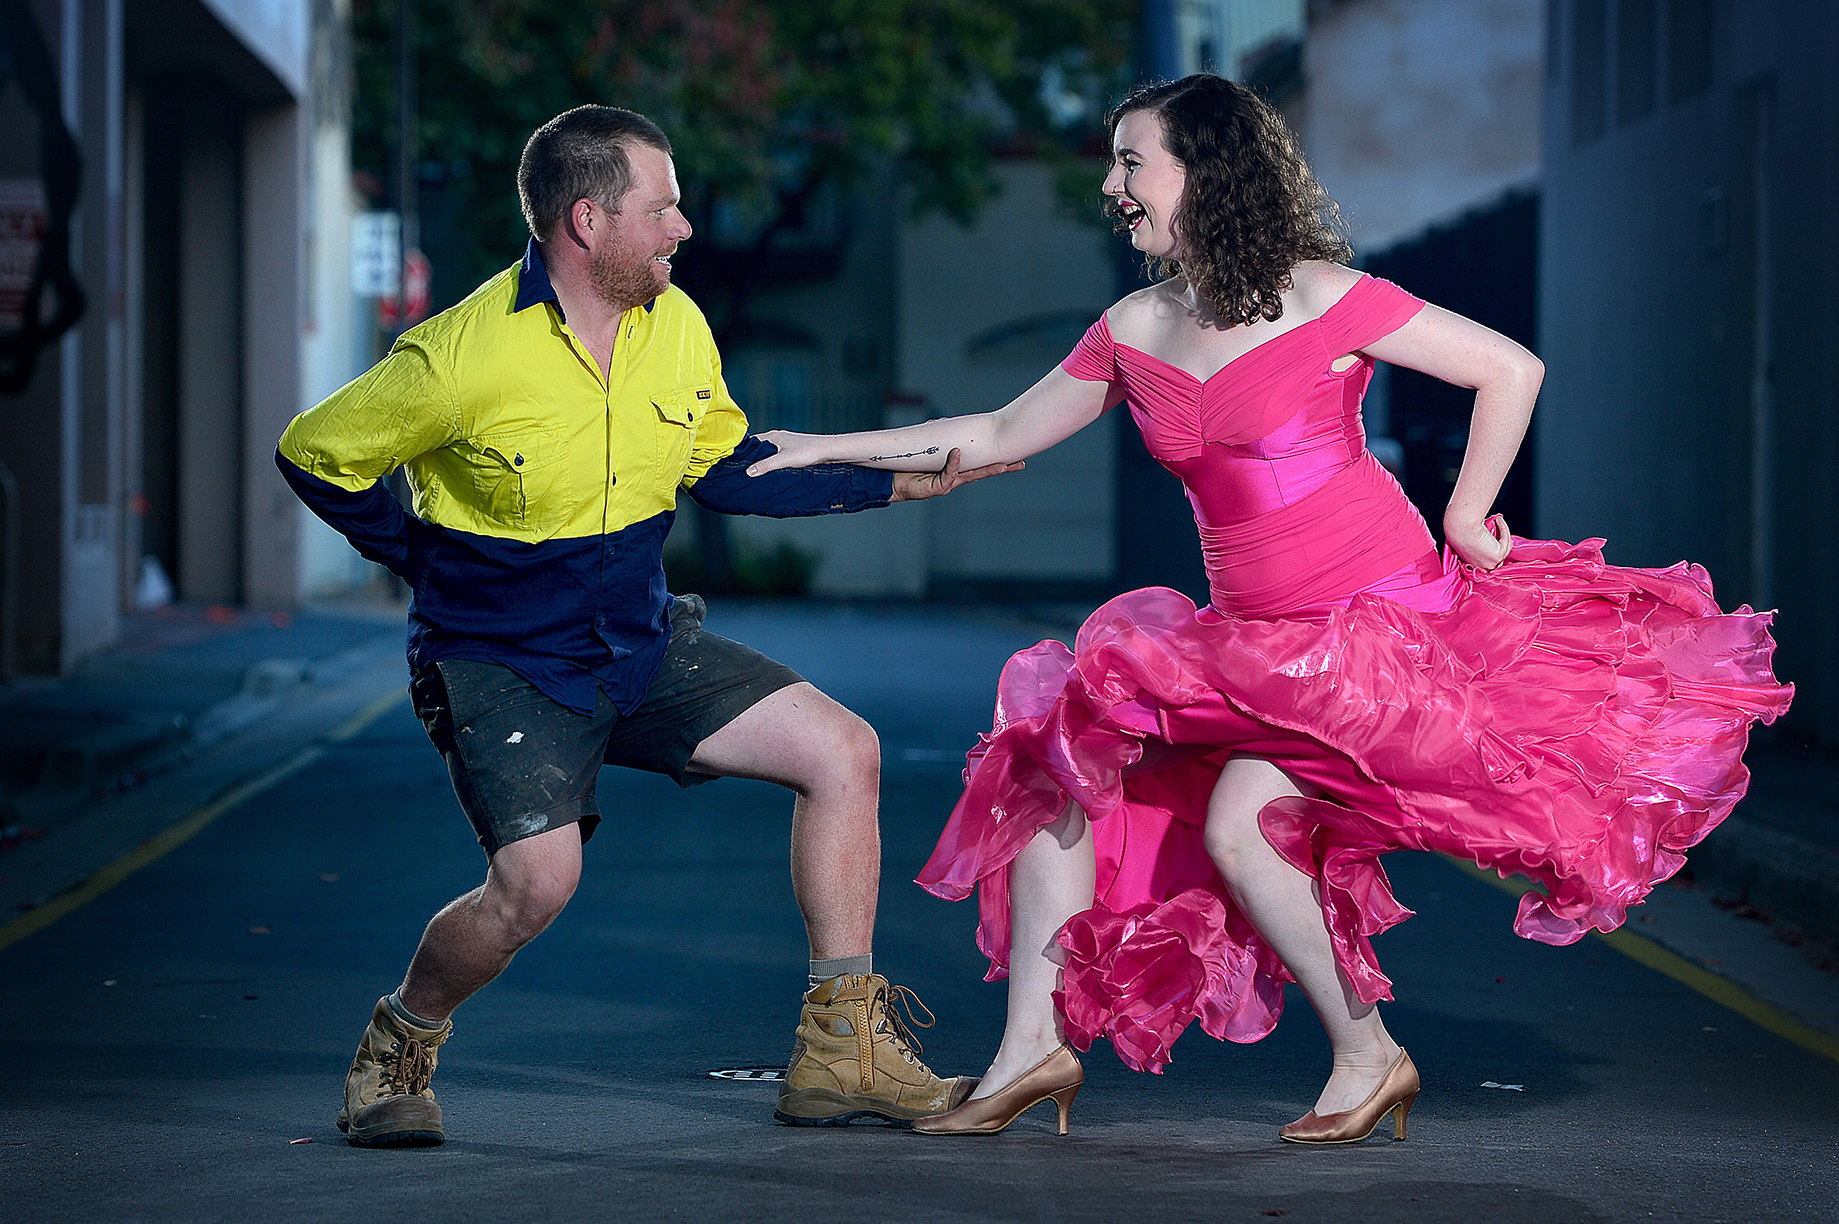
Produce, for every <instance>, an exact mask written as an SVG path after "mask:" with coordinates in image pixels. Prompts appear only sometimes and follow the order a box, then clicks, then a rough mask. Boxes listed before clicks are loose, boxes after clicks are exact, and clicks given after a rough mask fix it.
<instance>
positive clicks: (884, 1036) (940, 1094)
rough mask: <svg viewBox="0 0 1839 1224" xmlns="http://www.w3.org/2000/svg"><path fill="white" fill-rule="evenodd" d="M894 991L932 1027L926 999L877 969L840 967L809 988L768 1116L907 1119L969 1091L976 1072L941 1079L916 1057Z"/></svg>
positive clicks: (796, 1122)
mask: <svg viewBox="0 0 1839 1224" xmlns="http://www.w3.org/2000/svg"><path fill="white" fill-rule="evenodd" d="M895 998H898V999H900V1000H901V1002H902V1003H904V1005H905V1007H906V1010H907V1018H908V1019H909V1020H911V1021H912V1022H913V1023H914V1024H917V1025H919V1027H921V1028H931V1027H932V1025H933V1017H932V1013H931V1012H930V1011H928V1010H927V1008H926V1005H925V1004H924V1003H921V1002H920V1001H919V999H917V998H916V997H915V996H914V994H913V992H912V991H910V990H908V989H907V988H906V987H905V986H890V985H888V980H887V979H886V978H884V977H882V976H881V975H880V974H878V973H872V974H868V975H867V976H858V975H855V974H844V975H842V976H841V977H834V978H831V979H830V980H829V981H827V982H822V983H820V984H819V985H818V986H817V987H816V988H815V989H814V990H812V991H811V992H810V993H809V994H807V995H806V996H805V1005H804V1009H803V1010H802V1011H801V1012H800V1013H799V1016H798V1036H797V1041H796V1042H795V1043H794V1044H793V1046H792V1063H791V1065H790V1066H789V1067H787V1068H786V1071H785V1082H784V1083H783V1084H781V1085H780V1086H779V1106H778V1108H777V1109H775V1110H773V1117H775V1118H777V1119H779V1120H780V1121H781V1122H789V1123H791V1124H792V1125H793V1126H841V1125H843V1124H845V1123H848V1122H853V1121H855V1120H856V1119H858V1118H870V1119H875V1120H879V1121H884V1122H892V1123H894V1124H895V1125H896V1126H906V1125H908V1124H909V1123H911V1122H912V1121H913V1120H914V1119H915V1118H923V1117H926V1116H927V1115H928V1114H934V1113H940V1112H943V1111H944V1110H947V1109H952V1108H955V1107H956V1106H957V1105H958V1104H959V1103H961V1102H962V1101H963V1100H964V1098H965V1097H968V1096H969V1095H970V1094H971V1090H972V1089H974V1088H975V1087H976V1086H977V1081H976V1080H975V1079H971V1078H967V1077H965V1076H957V1077H954V1078H952V1079H940V1078H939V1077H938V1076H936V1075H934V1074H933V1073H932V1072H931V1071H930V1070H928V1069H927V1067H926V1064H925V1063H923V1062H921V1061H920V1060H919V1051H920V1044H919V1041H918V1040H917V1039H916V1038H915V1037H914V1036H913V1033H912V1030H910V1029H909V1028H908V1027H907V1025H906V1024H905V1023H904V1022H903V1021H902V1020H901V1018H900V1013H899V1012H898V1011H896V1010H895V1008H894V1005H893V1000H894V999H895ZM915 1007H917V1008H918V1009H919V1010H920V1011H922V1012H925V1013H926V1019H925V1020H923V1021H922V1020H920V1019H919V1017H918V1016H916V1015H915V1014H914V1010H913V1009H914V1008H915Z"/></svg>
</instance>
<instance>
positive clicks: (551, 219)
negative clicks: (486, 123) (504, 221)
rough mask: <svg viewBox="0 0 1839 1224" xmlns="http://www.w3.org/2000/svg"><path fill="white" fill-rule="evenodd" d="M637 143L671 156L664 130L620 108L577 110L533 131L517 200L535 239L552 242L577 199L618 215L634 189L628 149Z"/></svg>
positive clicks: (522, 163) (521, 164)
mask: <svg viewBox="0 0 1839 1224" xmlns="http://www.w3.org/2000/svg"><path fill="white" fill-rule="evenodd" d="M634 141H637V142H638V143H640V144H647V145H650V146H651V147H652V148H654V149H657V150H658V151H659V152H662V153H669V152H670V139H669V138H668V137H667V136H665V135H664V132H663V129H661V128H659V127H658V125H657V124H655V123H653V122H652V121H651V120H649V119H647V118H645V116H643V115H640V114H637V113H635V112H633V111H629V110H622V109H620V108H619V107H617V106H577V107H576V108H575V109H574V110H571V111H563V112H562V113H561V114H559V115H557V116H556V117H555V118H554V119H551V120H550V121H549V122H548V123H545V124H544V125H543V126H542V127H540V128H538V129H536V131H535V132H533V133H531V135H530V139H529V141H528V142H527V143H526V144H525V145H524V155H523V157H522V159H521V160H519V162H518V163H517V198H518V201H519V203H521V204H522V205H523V209H524V220H525V221H526V222H527V223H528V224H529V226H530V233H531V236H532V237H534V238H535V239H536V240H537V241H538V242H547V241H549V238H550V235H552V234H554V233H555V229H556V226H557V225H558V224H559V223H560V222H561V221H562V219H563V217H564V216H566V215H567V213H568V210H569V209H570V208H571V207H572V206H573V205H574V202H575V201H576V200H594V201H596V202H598V203H600V204H602V205H604V206H605V207H606V208H608V209H610V210H613V211H617V210H618V209H619V201H620V199H621V197H623V196H624V195H625V194H626V190H627V189H628V188H629V187H631V186H632V163H631V161H630V160H629V159H628V158H627V156H626V146H627V145H628V144H630V143H631V142H634Z"/></svg>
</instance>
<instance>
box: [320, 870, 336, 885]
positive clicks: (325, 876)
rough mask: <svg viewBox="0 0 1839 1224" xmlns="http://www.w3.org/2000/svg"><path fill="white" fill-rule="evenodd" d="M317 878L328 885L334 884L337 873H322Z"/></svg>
mask: <svg viewBox="0 0 1839 1224" xmlns="http://www.w3.org/2000/svg"><path fill="white" fill-rule="evenodd" d="M319 878H320V879H322V880H324V881H325V882H326V883H328V884H336V883H338V872H336V871H322V872H320V873H319Z"/></svg>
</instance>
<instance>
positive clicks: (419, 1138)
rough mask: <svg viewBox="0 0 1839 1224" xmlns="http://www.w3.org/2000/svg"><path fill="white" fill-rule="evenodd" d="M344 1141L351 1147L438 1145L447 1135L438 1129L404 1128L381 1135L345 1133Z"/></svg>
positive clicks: (445, 1140)
mask: <svg viewBox="0 0 1839 1224" xmlns="http://www.w3.org/2000/svg"><path fill="white" fill-rule="evenodd" d="M345 1142H347V1143H349V1144H350V1145H351V1146H352V1147H365V1148H382V1147H439V1146H440V1145H441V1144H443V1143H445V1142H447V1136H445V1135H443V1134H441V1133H440V1132H439V1131H426V1130H405V1131H386V1132H384V1133H383V1134H381V1135H366V1136H362V1137H360V1136H358V1135H353V1134H349V1133H348V1134H346V1136H345Z"/></svg>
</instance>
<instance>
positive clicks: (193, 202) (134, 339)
mask: <svg viewBox="0 0 1839 1224" xmlns="http://www.w3.org/2000/svg"><path fill="white" fill-rule="evenodd" d="M311 2H312V0H32V2H31V3H30V6H29V7H30V9H31V11H32V13H33V16H34V18H35V19H36V21H37V23H38V26H39V29H40V31H41V32H42V34H43V35H44V38H45V41H46V42H47V43H48V44H49V46H50V48H51V58H52V61H53V63H54V65H55V67H56V70H57V73H58V78H59V79H58V88H59V92H60V94H61V101H62V108H63V118H64V121H65V123H66V124H67V125H68V126H69V128H70V129H71V131H72V133H73V134H74V137H75V139H76V142H77V145H78V148H79V150H80V153H81V156H82V160H83V178H82V191H81V196H80V198H79V200H78V207H77V210H76V213H75V215H74V217H73V221H72V265H73V268H74V270H75V272H76V275H77V276H78V278H79V279H80V281H81V283H82V285H83V287H84V290H85V292H86V294H87V298H88V311H87V313H86V314H85V315H84V317H83V319H82V321H81V322H80V324H79V325H78V326H77V327H76V328H75V329H74V330H72V331H71V332H70V333H69V334H68V335H66V336H65V337H64V339H63V340H62V341H61V342H60V343H59V344H57V345H56V346H55V347H54V348H53V349H52V350H49V351H47V352H46V353H45V354H44V355H43V356H42V358H41V360H40V361H39V362H38V365H37V368H36V370H35V373H34V376H33V378H32V380H31V382H30V383H29V384H28V385H27V386H26V387H25V388H24V390H23V391H22V392H21V393H19V394H16V395H10V396H6V397H4V398H0V414H3V418H4V423H3V425H0V463H4V464H5V466H6V467H7V468H8V469H9V470H11V471H12V472H14V473H17V474H18V481H19V490H20V495H21V496H20V504H19V520H20V523H19V525H20V528H21V531H20V542H21V548H20V557H19V558H18V560H19V562H20V563H21V564H20V565H19V567H18V569H19V572H20V574H21V576H22V579H23V580H22V582H21V583H20V589H19V591H18V607H19V618H18V625H17V627H16V629H15V631H14V632H13V634H12V635H11V641H10V642H9V643H7V645H8V646H10V650H9V651H7V652H6V654H5V656H4V657H7V658H10V659H11V660H13V661H14V662H15V664H16V665H17V666H18V667H19V668H20V669H21V670H28V671H59V670H62V669H65V668H68V667H69V666H70V665H71V664H73V663H74V662H75V661H76V660H78V659H80V658H82V657H83V656H84V655H86V654H89V653H91V652H93V651H95V650H97V649H100V648H102V647H104V646H107V645H109V644H110V643H111V642H113V641H114V640H115V639H116V638H117V637H118V636H119V635H120V632H121V626H122V618H123V616H124V615H125V614H126V613H128V612H130V611H131V610H132V609H133V607H134V600H135V589H136V580H137V577H138V575H139V572H140V568H141V564H142V561H143V558H144V557H147V556H153V557H156V558H157V559H158V560H159V561H160V563H161V565H162V566H163V567H164V568H165V569H166V571H167V572H168V573H169V574H170V575H171V576H172V578H173V579H174V580H175V582H176V584H177V587H178V593H179V595H180V596H181V597H182V598H186V599H192V600H198V601H207V602H225V603H240V604H245V605H248V606H251V607H257V608H275V609H278V608H285V607H290V606H292V604H293V603H294V601H295V598H296V595H297V590H298V586H299V580H298V568H299V567H298V563H297V560H296V555H295V553H296V542H297V538H298V519H299V515H298V510H297V507H296V505H295V503H294V501H293V499H292V497H291V496H290V495H289V494H288V491H287V489H286V487H285V485H283V484H282V482H281V480H280V478H279V476H278V474H277V473H276V472H275V471H274V468H273V464H272V462H271V461H270V455H271V454H272V450H273V446H274V440H275V438H276V437H277V436H278V435H279V433H280V431H281V429H282V427H283V426H284V425H285V424H286V422H287V420H288V419H289V418H290V417H291V416H292V415H293V414H294V413H295V412H297V411H299V409H300V407H301V400H302V368H301V367H302V335H303V332H304V331H305V326H304V324H305V319H306V315H305V311H304V299H305V285H304V254H305V250H304V248H305V240H304V235H305V213H306V209H307V208H308V207H309V201H310V196H309V193H308V192H307V191H306V190H305V187H304V184H305V173H304V170H305V165H306V155H307V148H308V140H307V135H306V124H307V122H308V121H309V117H310V115H311V107H310V104H308V105H303V103H310V100H309V98H308V95H307V93H306V90H307V89H308V81H309V75H308V72H307V63H308V50H309V47H308V43H309V41H310V39H311V37H312V36H313V32H314V31H316V30H321V29H323V28H324V27H325V25H326V23H325V22H319V23H315V22H312V21H310V20H309V15H310V4H311ZM329 2H330V0H320V3H321V6H322V7H324V6H325V4H326V3H329ZM28 119H30V120H31V121H30V122H28ZM35 128H36V119H35V118H32V117H30V116H29V115H28V114H27V112H26V111H25V110H24V108H23V106H22V101H21V98H20V97H19V91H18V89H17V87H16V86H12V87H0V178H4V179H25V180H29V179H32V178H34V177H35V176H37V175H38V174H39V173H40V171H39V167H38V159H37V149H36V138H35V136H33V134H32V133H33V132H34V131H35Z"/></svg>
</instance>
